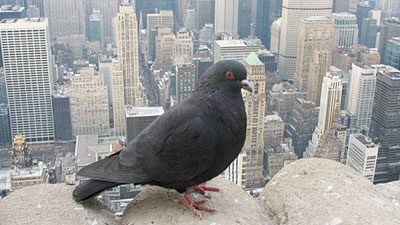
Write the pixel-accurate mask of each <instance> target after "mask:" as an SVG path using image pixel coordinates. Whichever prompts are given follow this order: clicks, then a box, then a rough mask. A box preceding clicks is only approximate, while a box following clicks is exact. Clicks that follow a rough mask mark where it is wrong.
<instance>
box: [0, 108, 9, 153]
mask: <svg viewBox="0 0 400 225" xmlns="http://www.w3.org/2000/svg"><path fill="white" fill-rule="evenodd" d="M10 144H11V133H10V119H9V115H8V107H7V105H5V104H1V103H0V146H8V145H10Z"/></svg>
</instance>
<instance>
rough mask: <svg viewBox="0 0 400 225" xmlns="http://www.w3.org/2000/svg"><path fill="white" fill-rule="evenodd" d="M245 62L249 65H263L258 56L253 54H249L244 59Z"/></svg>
mask: <svg viewBox="0 0 400 225" xmlns="http://www.w3.org/2000/svg"><path fill="white" fill-rule="evenodd" d="M244 61H245V62H247V63H248V64H249V65H264V63H262V62H261V61H260V59H259V58H258V55H257V54H256V53H254V52H251V53H250V54H249V55H248V56H247V57H246V58H245V59H244Z"/></svg>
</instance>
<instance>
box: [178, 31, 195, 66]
mask: <svg viewBox="0 0 400 225" xmlns="http://www.w3.org/2000/svg"><path fill="white" fill-rule="evenodd" d="M173 47H174V50H173V58H174V65H178V64H188V63H192V60H193V41H192V37H191V35H190V32H189V30H188V29H186V28H181V29H180V30H179V31H178V32H177V33H176V38H175V41H174V46H173Z"/></svg>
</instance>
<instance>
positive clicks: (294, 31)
mask: <svg viewBox="0 0 400 225" xmlns="http://www.w3.org/2000/svg"><path fill="white" fill-rule="evenodd" d="M331 15H332V0H318V1H315V0H283V2H282V29H281V39H280V47H279V65H278V70H279V75H280V77H281V78H282V79H293V74H294V71H295V69H296V59H297V42H298V36H299V35H298V34H299V27H300V20H301V19H304V18H307V17H309V16H331Z"/></svg>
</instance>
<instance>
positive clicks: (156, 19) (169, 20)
mask: <svg viewBox="0 0 400 225" xmlns="http://www.w3.org/2000/svg"><path fill="white" fill-rule="evenodd" d="M165 27H169V28H171V29H174V13H173V12H172V11H168V10H161V11H160V13H153V14H147V30H148V31H149V30H151V29H155V28H165Z"/></svg>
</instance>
